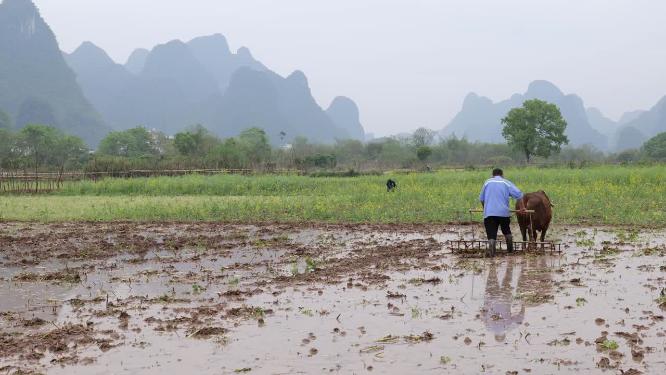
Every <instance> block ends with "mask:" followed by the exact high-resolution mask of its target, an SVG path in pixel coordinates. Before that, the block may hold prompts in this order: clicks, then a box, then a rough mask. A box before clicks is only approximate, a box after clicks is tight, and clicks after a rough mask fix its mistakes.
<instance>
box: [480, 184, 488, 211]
mask: <svg viewBox="0 0 666 375" xmlns="http://www.w3.org/2000/svg"><path fill="white" fill-rule="evenodd" d="M486 186H487V185H483V187H482V188H481V194H479V202H481V207H484V205H483V204H484V202H485V200H486Z"/></svg>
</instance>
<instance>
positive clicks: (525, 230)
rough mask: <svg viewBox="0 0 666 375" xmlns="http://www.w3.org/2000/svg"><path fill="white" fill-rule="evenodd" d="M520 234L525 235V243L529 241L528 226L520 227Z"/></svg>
mask: <svg viewBox="0 0 666 375" xmlns="http://www.w3.org/2000/svg"><path fill="white" fill-rule="evenodd" d="M520 234H522V235H523V242H526V241H527V225H521V226H520Z"/></svg>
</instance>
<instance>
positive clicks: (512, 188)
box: [509, 184, 523, 200]
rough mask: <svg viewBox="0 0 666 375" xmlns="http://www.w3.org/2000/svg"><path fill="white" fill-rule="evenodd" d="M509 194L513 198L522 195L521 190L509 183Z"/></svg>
mask: <svg viewBox="0 0 666 375" xmlns="http://www.w3.org/2000/svg"><path fill="white" fill-rule="evenodd" d="M509 195H510V196H511V198H513V199H516V200H517V199H520V198H522V197H523V192H522V191H520V189H518V188H517V187H516V185H514V184H509Z"/></svg>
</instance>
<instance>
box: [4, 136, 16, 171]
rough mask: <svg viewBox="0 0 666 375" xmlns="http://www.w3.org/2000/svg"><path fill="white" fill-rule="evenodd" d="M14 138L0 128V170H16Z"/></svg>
mask: <svg viewBox="0 0 666 375" xmlns="http://www.w3.org/2000/svg"><path fill="white" fill-rule="evenodd" d="M15 162H16V136H15V135H14V133H12V132H11V131H9V130H7V129H3V128H0V168H16V165H14V164H15Z"/></svg>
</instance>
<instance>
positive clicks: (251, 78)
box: [0, 0, 666, 151]
mask: <svg viewBox="0 0 666 375" xmlns="http://www.w3.org/2000/svg"><path fill="white" fill-rule="evenodd" d="M5 51H11V53H4V52H5ZM532 98H539V99H542V100H546V101H549V102H552V103H554V104H556V105H557V106H558V107H559V108H560V110H561V112H562V114H563V116H564V118H565V119H566V121H567V123H568V127H567V131H566V132H567V135H568V136H569V139H570V141H571V144H572V145H575V146H580V145H584V144H589V145H593V146H594V147H596V148H598V149H600V150H604V151H618V150H624V149H628V148H636V147H640V145H641V144H642V143H643V142H644V141H645V140H647V139H649V138H650V137H652V136H654V135H656V134H657V133H660V132H664V131H666V97H664V98H663V99H662V100H660V101H659V102H658V103H657V104H656V105H655V106H654V107H653V108H651V109H649V110H645V111H634V112H628V113H626V114H625V115H624V116H622V118H621V119H620V120H619V121H613V120H610V119H608V118H607V117H605V116H604V115H603V113H601V111H599V110H598V109H595V108H586V107H585V105H584V102H583V100H582V99H581V98H580V97H578V96H577V95H574V94H566V95H565V94H564V93H562V91H561V90H560V89H559V88H557V87H556V86H555V85H554V84H552V83H550V82H547V81H534V82H532V83H531V84H530V85H529V87H528V88H527V91H526V92H525V93H523V94H514V95H513V96H511V97H510V98H509V99H506V100H503V101H500V102H497V103H494V102H493V101H492V100H490V99H488V98H486V97H482V96H479V95H477V94H474V93H470V94H468V95H467V97H466V98H465V99H464V102H463V106H462V109H461V111H460V112H459V113H458V114H457V115H456V116H455V117H454V118H453V120H451V122H450V123H449V124H448V125H447V126H446V127H445V128H444V129H443V130H442V131H441V133H440V134H441V135H442V136H450V135H454V134H455V135H456V136H458V137H466V138H467V139H469V140H471V141H483V142H496V143H503V142H504V139H503V138H502V136H501V129H502V125H501V122H500V120H501V118H502V117H504V116H505V115H506V114H507V113H508V111H509V110H510V109H511V108H514V107H520V106H521V105H522V103H523V102H524V101H525V100H527V99H532ZM0 110H1V111H4V112H6V113H8V114H9V116H10V117H11V118H12V119H13V123H14V124H15V125H16V126H17V127H22V126H25V125H26V124H29V123H40V124H48V125H53V126H55V127H58V128H60V129H62V130H63V131H65V132H67V133H70V134H75V135H78V136H80V137H82V138H83V139H84V140H85V141H86V142H87V143H88V144H90V145H92V146H94V145H96V144H97V143H98V142H99V140H101V139H102V138H103V137H104V136H105V135H106V134H107V133H108V132H109V131H111V130H122V129H128V128H132V127H135V126H139V125H142V126H146V127H147V128H154V129H158V130H161V131H164V132H165V133H167V134H174V133H176V132H178V131H181V130H183V129H185V128H187V127H188V126H190V125H194V124H202V125H204V126H205V127H206V128H208V129H209V130H211V131H212V132H213V133H215V134H217V135H219V136H221V137H229V136H235V135H237V134H238V133H239V132H241V131H242V130H244V129H247V128H249V127H260V128H263V129H264V130H265V131H266V133H267V135H268V136H269V138H270V139H271V141H272V142H273V143H274V144H280V143H282V142H288V141H290V140H291V139H293V138H294V137H296V136H304V137H307V138H308V139H309V140H311V141H313V142H322V143H329V142H333V141H334V140H335V139H345V138H353V139H359V140H363V139H365V132H364V129H363V126H362V125H361V123H360V121H359V109H358V107H357V105H356V104H355V103H354V102H353V101H352V100H351V99H349V98H346V97H343V96H340V97H337V98H335V99H334V100H333V101H332V102H331V104H330V106H329V107H328V108H327V109H325V110H324V109H322V107H320V106H319V104H318V103H317V102H316V101H315V99H314V98H313V97H312V94H311V92H310V87H309V84H308V80H307V78H306V76H305V74H304V73H303V72H301V71H295V72H293V73H292V74H290V75H289V76H287V77H282V76H280V75H279V74H277V73H275V72H273V71H271V70H270V69H269V68H268V67H266V65H264V64H263V63H261V62H260V61H258V60H257V59H255V58H254V57H253V56H252V54H251V52H250V50H249V49H247V48H245V47H242V48H239V49H238V50H237V51H236V52H232V51H231V50H230V49H229V45H228V43H227V40H226V39H225V37H224V36H222V35H220V34H215V35H210V36H203V37H199V38H195V39H193V40H190V41H188V42H182V41H179V40H174V41H170V42H167V43H164V44H160V45H157V46H155V47H153V48H152V49H150V50H149V49H136V50H135V51H134V52H133V53H132V54H131V55H130V57H129V58H128V60H127V62H125V63H124V64H119V63H116V62H115V61H113V60H112V59H111V58H110V57H109V55H108V54H107V53H106V52H105V51H104V50H102V49H101V48H99V47H97V46H96V45H94V44H93V43H91V42H85V43H83V44H81V46H80V47H78V48H77V49H76V50H75V51H73V52H72V53H71V54H67V53H63V52H61V51H60V49H59V47H58V44H57V41H56V37H55V35H54V34H53V32H52V31H51V29H50V28H49V26H48V25H47V24H46V22H45V21H44V20H43V19H42V17H41V16H40V14H39V11H38V9H37V8H36V7H35V6H34V4H33V3H32V1H31V0H4V1H3V2H2V4H0ZM283 133H284V134H286V135H284V134H283Z"/></svg>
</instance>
